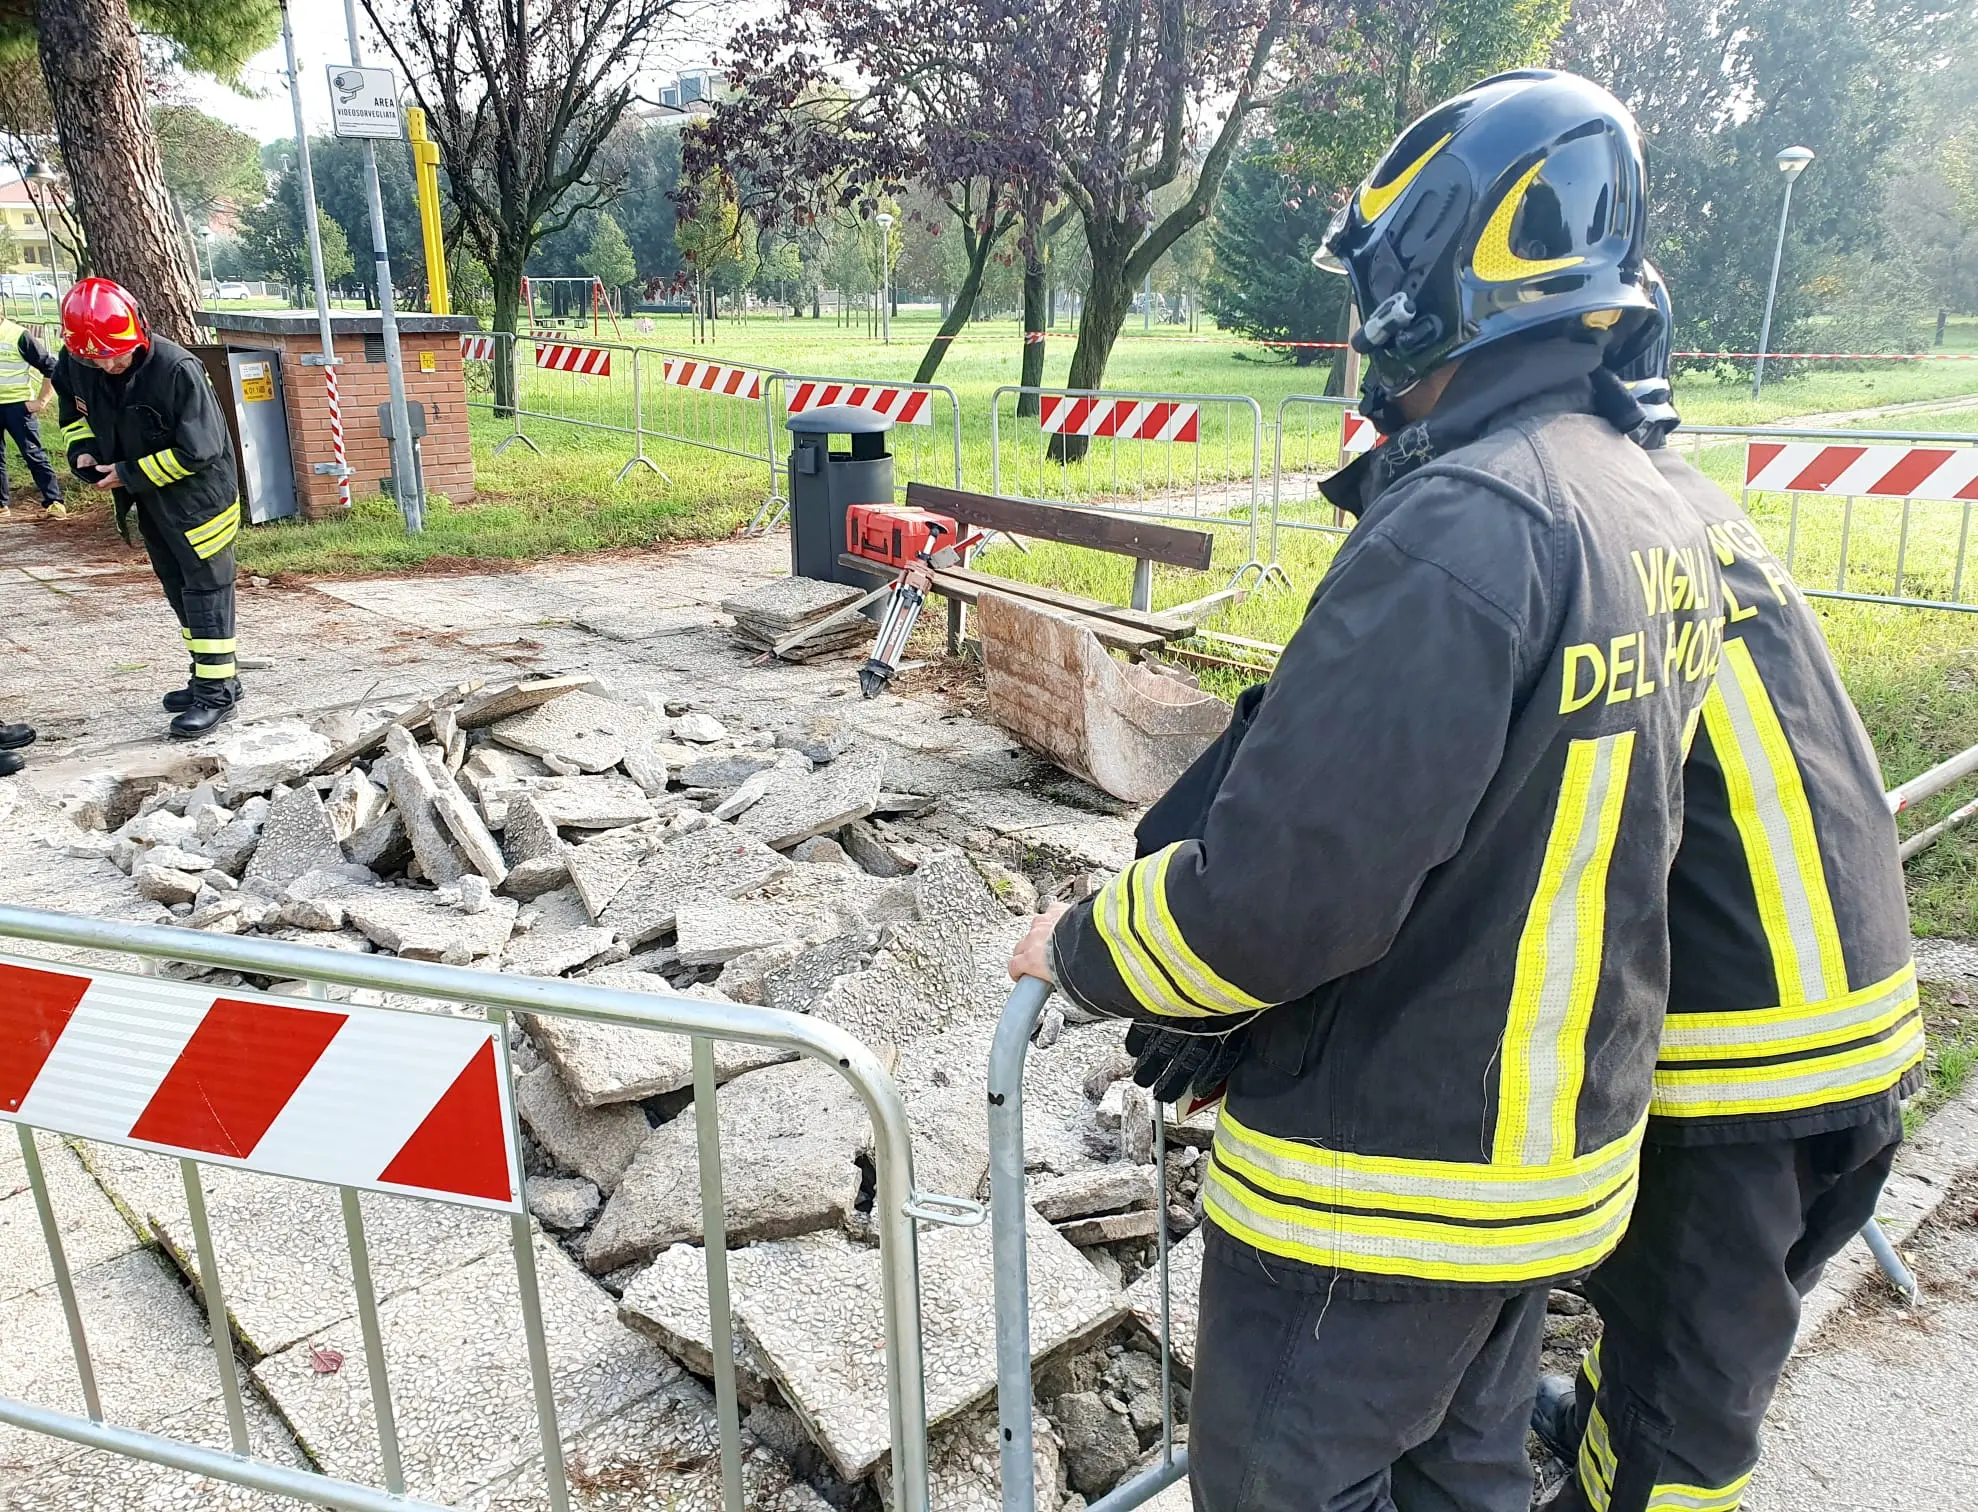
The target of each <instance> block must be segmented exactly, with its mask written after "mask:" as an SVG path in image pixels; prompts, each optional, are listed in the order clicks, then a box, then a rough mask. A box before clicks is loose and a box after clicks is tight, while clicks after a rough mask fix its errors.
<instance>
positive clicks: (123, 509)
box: [115, 493, 137, 546]
mask: <svg viewBox="0 0 1978 1512" xmlns="http://www.w3.org/2000/svg"><path fill="white" fill-rule="evenodd" d="M115 503H116V510H117V534H118V535H120V536H122V537H123V538H124V544H125V545H126V546H135V545H136V544H137V538H136V537H135V536H133V535H132V534H131V528H130V517H131V511H132V510H133V509H135V508H136V507H137V506H136V503H135V502H134V501H133V500H132V499H131V497H130V495H128V494H122V493H120V494H118V495H116V498H115Z"/></svg>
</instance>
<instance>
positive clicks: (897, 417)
mask: <svg viewBox="0 0 1978 1512" xmlns="http://www.w3.org/2000/svg"><path fill="white" fill-rule="evenodd" d="M933 398H934V396H933V395H932V394H930V393H928V392H927V391H926V390H924V389H903V388H887V387H884V386H882V385H877V384H870V383H812V382H808V381H806V382H801V383H798V384H797V385H796V386H795V387H794V388H792V389H791V390H790V413H791V414H793V415H801V414H803V413H804V412H805V411H806V410H814V409H822V408H824V406H825V405H827V404H854V405H857V406H858V407H859V408H860V409H869V410H872V411H874V412H875V413H877V414H881V415H884V416H885V417H886V418H887V419H888V420H891V421H892V422H893V423H894V424H895V425H932V424H933V423H934V406H933V402H932V401H933Z"/></svg>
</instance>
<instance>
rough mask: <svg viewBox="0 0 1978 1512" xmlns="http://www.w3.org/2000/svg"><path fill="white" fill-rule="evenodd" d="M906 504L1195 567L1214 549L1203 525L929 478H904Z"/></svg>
mask: <svg viewBox="0 0 1978 1512" xmlns="http://www.w3.org/2000/svg"><path fill="white" fill-rule="evenodd" d="M907 504H908V506H909V507H910V508H913V509H931V510H933V511H934V512H935V513H937V514H945V515H953V516H954V517H955V518H956V520H958V521H960V522H961V523H963V524H966V525H981V526H984V527H986V528H988V529H990V530H1001V531H1005V532H1014V533H1015V534H1018V535H1026V536H1029V537H1030V538H1031V539H1032V540H1040V541H1060V542H1063V543H1064V544H1065V545H1067V546H1090V547H1091V548H1092V549H1093V550H1095V551H1110V552H1114V553H1115V554H1117V555H1119V556H1130V557H1143V558H1145V559H1146V560H1148V561H1150V562H1160V563H1163V564H1164V565H1166V566H1169V567H1187V568H1189V569H1191V570H1193V571H1195V572H1201V571H1203V570H1205V569H1206V568H1207V567H1208V565H1209V559H1210V557H1212V556H1213V555H1214V554H1215V540H1214V538H1213V537H1212V536H1210V534H1209V533H1208V532H1207V531H1206V530H1183V529H1182V528H1181V527H1179V526H1177V525H1162V524H1159V523H1157V522H1155V521H1153V520H1137V519H1133V518H1131V517H1129V516H1126V515H1115V514H1105V513H1102V512H1101V511H1099V510H1096V509H1066V508H1064V507H1062V506H1060V505H1056V504H1032V503H1029V502H1028V501H1026V500H1023V499H1005V498H1001V497H998V496H997V495H995V494H979V493H964V492H963V491H962V490H961V489H958V488H940V487H937V486H936V485H934V484H932V483H909V484H908V485H907Z"/></svg>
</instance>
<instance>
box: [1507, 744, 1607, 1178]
mask: <svg viewBox="0 0 1978 1512" xmlns="http://www.w3.org/2000/svg"><path fill="white" fill-rule="evenodd" d="M1634 748H1635V732H1634V731H1633V730H1624V731H1622V732H1620V733H1619V734H1615V735H1603V736H1601V737H1599V738H1598V739H1595V740H1575V741H1574V742H1573V743H1572V744H1571V746H1569V747H1568V749H1567V752H1566V769H1565V773H1564V776H1563V777H1562V778H1561V781H1560V786H1559V801H1558V805H1557V807H1556V808H1555V809H1554V810H1553V819H1552V833H1551V834H1550V835H1549V836H1548V837H1547V839H1546V843H1545V859H1544V862H1543V863H1542V865H1541V866H1540V868H1539V878H1538V887H1537V889H1536V890H1535V891H1534V892H1533V894H1532V902H1531V907H1530V909H1529V910H1528V911H1527V913H1526V915H1525V927H1524V930H1523V932H1522V934H1521V935H1520V937H1519V940H1518V966H1517V973H1516V975H1515V976H1514V977H1513V979H1512V984H1511V1013H1510V1019H1509V1021H1508V1023H1507V1024H1506V1026H1505V1033H1504V1064H1503V1069H1502V1071H1501V1072H1500V1073H1499V1076H1498V1096H1497V1132H1496V1138H1495V1140H1494V1142H1493V1145H1492V1151H1491V1158H1492V1160H1493V1161H1494V1162H1496V1163H1498V1164H1512V1165H1525V1166H1542V1165H1547V1164H1550V1163H1553V1162H1557V1161H1560V1160H1562V1159H1566V1158H1568V1157H1570V1156H1571V1155H1572V1152H1573V1148H1574V1144H1575V1142H1576V1139H1577V1125H1578V1116H1577V1115H1578V1111H1579V1103H1580V1090H1581V1087H1582V1085H1583V1084H1584V1081H1585V1077H1586V1035H1587V1024H1588V1022H1589V1021H1590V1020H1591V1019H1592V1017H1593V1002H1594V995H1595V991H1596V989H1597V988H1598V987H1599V985H1600V962H1601V947H1602V944H1603V941H1604V939H1605V936H1606V932H1607V869H1608V864H1609V863H1610V862H1611V861H1612V859H1613V856H1614V843H1615V840H1616V838H1617V837H1618V836H1619V834H1620V828H1621V800H1622V798H1623V797H1624V796H1625V795H1626V793H1627V789H1628V770H1629V767H1630V765H1631V763H1632V761H1633V757H1634Z"/></svg>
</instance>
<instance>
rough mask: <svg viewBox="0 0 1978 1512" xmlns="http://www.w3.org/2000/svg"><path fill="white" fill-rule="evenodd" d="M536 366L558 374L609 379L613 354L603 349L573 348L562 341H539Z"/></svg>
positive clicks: (589, 347) (591, 347)
mask: <svg viewBox="0 0 1978 1512" xmlns="http://www.w3.org/2000/svg"><path fill="white" fill-rule="evenodd" d="M536 366H537V367H539V368H548V369H550V370H551V371H552V372H557V373H582V374H584V376H585V377H587V378H609V377H610V376H611V353H610V352H608V351H607V350H605V348H603V347H594V346H572V345H569V344H567V343H565V342H560V341H538V342H537V343H536Z"/></svg>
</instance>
